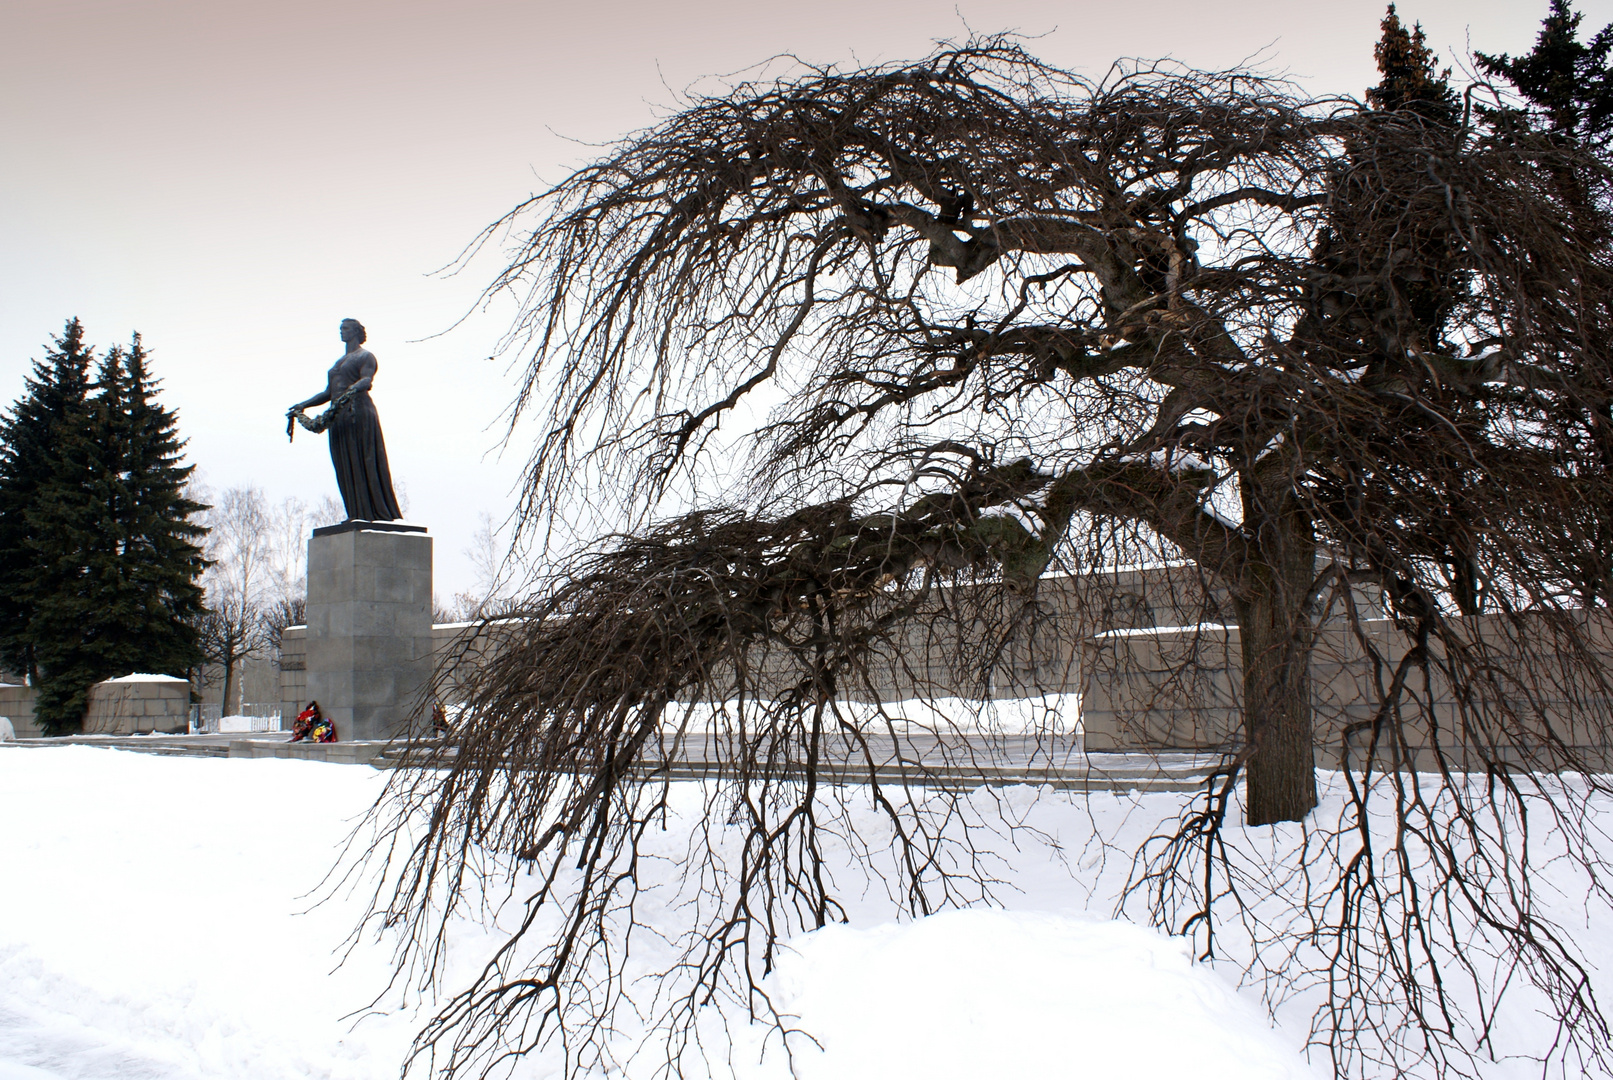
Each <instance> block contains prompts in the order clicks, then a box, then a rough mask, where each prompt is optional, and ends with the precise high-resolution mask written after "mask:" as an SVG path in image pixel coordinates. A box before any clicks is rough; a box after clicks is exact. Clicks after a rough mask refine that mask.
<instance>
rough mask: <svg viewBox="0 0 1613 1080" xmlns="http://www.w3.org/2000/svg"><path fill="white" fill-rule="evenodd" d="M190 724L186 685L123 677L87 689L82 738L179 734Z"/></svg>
mask: <svg viewBox="0 0 1613 1080" xmlns="http://www.w3.org/2000/svg"><path fill="white" fill-rule="evenodd" d="M189 722H190V682H189V681H188V680H186V679H179V678H175V677H173V676H172V675H126V676H124V677H123V678H121V679H107V680H106V681H105V682H99V683H96V684H95V685H94V686H92V687H90V707H89V711H88V712H87V713H86V714H85V716H84V733H85V734H86V735H135V734H140V733H143V732H153V731H160V732H167V733H181V734H182V733H183V732H184V731H185V730H186V729H187V727H188V725H189Z"/></svg>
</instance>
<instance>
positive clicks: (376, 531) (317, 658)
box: [307, 521, 432, 740]
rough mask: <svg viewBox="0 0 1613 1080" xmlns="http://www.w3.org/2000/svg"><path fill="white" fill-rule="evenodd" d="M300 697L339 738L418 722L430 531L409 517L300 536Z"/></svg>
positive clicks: (426, 666)
mask: <svg viewBox="0 0 1613 1080" xmlns="http://www.w3.org/2000/svg"><path fill="white" fill-rule="evenodd" d="M307 650H308V653H307V665H308V696H309V697H310V698H312V699H313V700H315V701H317V702H319V706H320V708H321V709H323V710H324V712H325V715H326V716H328V717H330V718H331V719H332V720H334V721H335V722H336V734H337V737H338V738H340V739H343V740H361V739H391V738H395V737H397V736H400V735H404V734H406V733H408V732H409V731H410V730H412V729H415V728H418V727H420V726H421V725H422V724H423V723H425V722H426V717H425V710H424V707H423V702H424V698H425V693H426V689H427V685H428V684H429V683H430V681H431V655H432V649H431V537H429V536H427V535H426V530H425V529H424V528H421V527H420V526H417V525H402V524H399V523H398V522H392V521H347V522H343V523H342V524H340V525H331V526H329V527H327V528H323V529H315V530H314V535H313V539H311V540H309V541H308V631H307Z"/></svg>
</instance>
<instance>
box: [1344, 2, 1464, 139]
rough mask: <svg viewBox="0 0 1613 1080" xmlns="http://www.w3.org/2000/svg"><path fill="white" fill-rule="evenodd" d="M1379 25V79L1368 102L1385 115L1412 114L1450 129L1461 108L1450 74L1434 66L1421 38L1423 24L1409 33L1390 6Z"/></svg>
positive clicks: (1377, 50) (1432, 54)
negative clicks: (1380, 28)
mask: <svg viewBox="0 0 1613 1080" xmlns="http://www.w3.org/2000/svg"><path fill="white" fill-rule="evenodd" d="M1379 26H1380V27H1382V29H1383V36H1382V37H1381V38H1379V39H1378V44H1377V47H1376V48H1375V49H1373V56H1374V57H1376V58H1377V61H1378V72H1379V74H1380V75H1381V76H1382V78H1381V80H1380V81H1379V83H1378V85H1377V86H1374V87H1373V88H1372V89H1370V90H1368V91H1367V103H1368V104H1369V105H1371V106H1372V107H1373V108H1375V109H1382V110H1384V111H1386V112H1398V111H1401V110H1405V111H1408V112H1413V113H1416V114H1417V115H1418V116H1420V117H1422V118H1423V119H1424V120H1427V121H1429V122H1431V123H1435V124H1439V125H1440V126H1442V127H1451V126H1453V125H1454V124H1455V123H1456V121H1457V120H1458V119H1460V118H1461V108H1460V106H1459V105H1458V102H1457V97H1456V91H1454V90H1452V89H1451V84H1450V75H1451V73H1450V71H1449V70H1448V69H1447V70H1445V71H1440V70H1439V69H1438V68H1436V67H1435V66H1434V52H1433V50H1432V49H1430V48H1429V47H1428V44H1427V42H1426V41H1425V40H1424V38H1423V27H1422V24H1421V23H1416V24H1414V25H1413V26H1412V28H1411V30H1409V31H1408V30H1407V29H1406V28H1405V26H1404V25H1402V23H1401V22H1400V16H1399V15H1397V14H1395V6H1394V5H1393V4H1390V5H1389V10H1388V12H1387V13H1386V14H1385V15H1384V17H1383V21H1382V22H1381V23H1380V24H1379Z"/></svg>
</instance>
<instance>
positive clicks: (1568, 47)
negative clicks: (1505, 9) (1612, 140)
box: [1475, 0, 1613, 145]
mask: <svg viewBox="0 0 1613 1080" xmlns="http://www.w3.org/2000/svg"><path fill="white" fill-rule="evenodd" d="M1583 18H1584V15H1583V14H1582V13H1580V12H1577V11H1575V10H1573V6H1572V5H1571V4H1570V3H1569V2H1568V0H1552V3H1551V11H1550V12H1549V13H1548V14H1547V15H1546V18H1545V20H1544V21H1543V22H1542V24H1541V27H1540V34H1539V36H1538V37H1537V38H1536V39H1535V47H1534V49H1533V50H1531V51H1530V52H1529V53H1528V54H1527V55H1524V56H1520V57H1518V58H1517V59H1513V58H1512V57H1510V56H1508V55H1507V54H1506V53H1502V54H1501V55H1499V56H1491V55H1489V54H1488V53H1482V52H1481V53H1476V54H1475V56H1476V58H1477V60H1478V66H1479V70H1480V71H1482V72H1484V73H1485V74H1486V75H1489V76H1491V77H1492V78H1499V79H1505V80H1506V81H1507V82H1509V83H1511V84H1512V85H1513V87H1514V88H1515V89H1516V90H1517V91H1518V93H1519V95H1520V96H1522V98H1523V99H1524V101H1526V102H1527V103H1528V105H1529V107H1530V108H1531V109H1533V110H1534V111H1536V113H1537V114H1538V116H1539V118H1540V120H1541V122H1542V126H1544V127H1545V129H1546V130H1547V131H1549V132H1550V133H1551V134H1553V135H1555V136H1557V137H1559V138H1567V139H1572V140H1574V141H1576V142H1581V143H1593V144H1596V145H1600V144H1601V143H1602V142H1604V141H1605V140H1606V138H1607V135H1608V133H1609V132H1610V131H1613V68H1610V67H1609V66H1608V57H1609V54H1610V53H1613V26H1605V27H1603V28H1602V30H1601V32H1599V33H1598V34H1597V35H1596V36H1595V37H1593V38H1591V40H1590V41H1589V42H1581V41H1580V40H1579V24H1580V21H1581V20H1582V19H1583Z"/></svg>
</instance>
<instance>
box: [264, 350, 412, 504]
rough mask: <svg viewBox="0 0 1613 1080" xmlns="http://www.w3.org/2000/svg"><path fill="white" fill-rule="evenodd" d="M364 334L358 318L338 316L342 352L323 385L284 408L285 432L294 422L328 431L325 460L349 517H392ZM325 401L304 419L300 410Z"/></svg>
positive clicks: (394, 498) (389, 481)
mask: <svg viewBox="0 0 1613 1080" xmlns="http://www.w3.org/2000/svg"><path fill="white" fill-rule="evenodd" d="M366 337H367V335H366V334H365V333H364V326H363V324H362V323H360V322H359V321H358V320H357V319H343V320H342V341H344V342H346V343H347V355H345V356H343V357H342V358H341V359H340V360H338V361H336V364H335V366H334V367H332V368H331V369H330V374H329V376H328V379H327V382H326V384H325V389H324V391H323V392H321V393H318V394H315V395H314V396H313V397H311V398H309V399H308V400H307V401H304V402H302V403H301V404H298V405H293V406H292V407H291V408H289V409H287V410H286V435H287V437H288V438H289V437H290V436H291V435H292V434H293V433H294V432H295V431H296V425H297V424H301V425H302V426H303V427H305V428H307V429H308V430H309V431H313V432H320V431H325V430H327V429H328V430H329V431H330V460H331V464H333V465H335V466H336V486H337V487H338V488H340V489H341V492H342V504H343V505H344V506H345V507H346V508H347V518H348V520H349V521H352V520H353V519H355V518H357V519H358V520H360V521H396V520H397V519H398V518H401V517H402V516H403V514H402V512H401V511H399V510H398V497H397V496H396V495H395V494H393V492H392V470H391V469H390V468H389V467H388V466H387V463H386V442H385V441H384V440H383V439H382V438H381V415H380V414H379V413H377V412H376V411H375V402H373V401H371V400H370V384H371V383H372V382H373V381H374V380H375V368H376V362H375V354H374V353H372V352H370V350H368V349H366V348H364V347H363V346H364V341H365V338H366ZM327 401H328V402H330V408H328V409H326V410H325V411H324V412H322V413H320V414H319V415H318V416H317V417H314V418H313V419H311V420H310V419H309V418H308V417H307V416H306V415H304V413H303V410H304V409H310V408H312V407H313V406H315V405H323V404H325V403H326V402H327Z"/></svg>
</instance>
